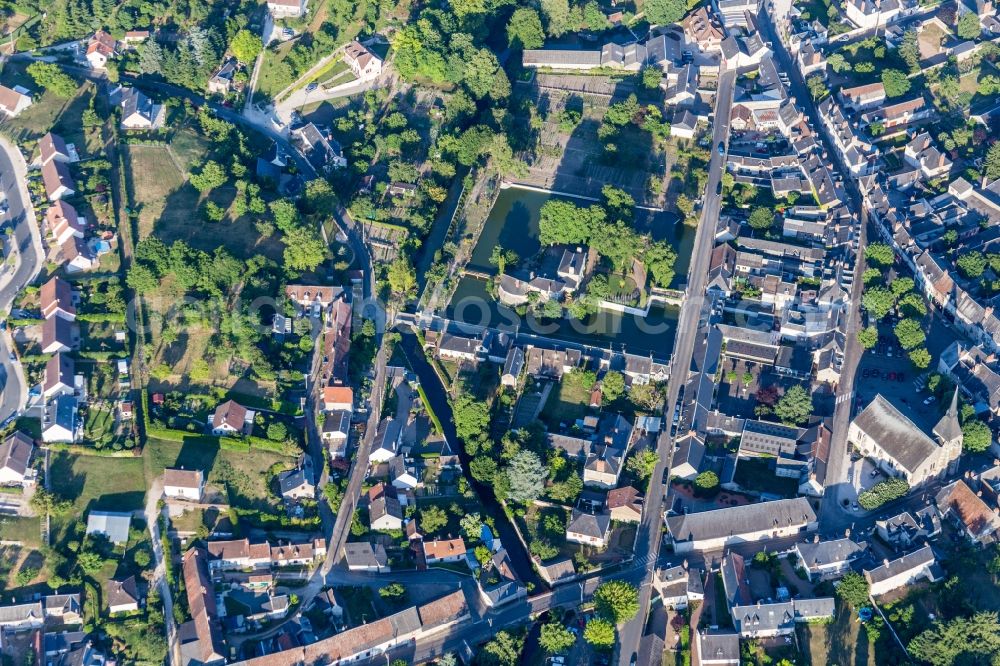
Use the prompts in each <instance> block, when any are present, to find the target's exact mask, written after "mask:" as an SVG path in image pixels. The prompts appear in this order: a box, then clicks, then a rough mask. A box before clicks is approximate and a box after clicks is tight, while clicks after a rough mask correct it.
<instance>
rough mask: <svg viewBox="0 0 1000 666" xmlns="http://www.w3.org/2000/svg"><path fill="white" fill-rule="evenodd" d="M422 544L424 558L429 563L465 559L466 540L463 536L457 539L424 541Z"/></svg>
mask: <svg viewBox="0 0 1000 666" xmlns="http://www.w3.org/2000/svg"><path fill="white" fill-rule="evenodd" d="M421 546H422V547H423V550H424V559H425V560H426V562H427V564H437V563H439V562H461V561H462V560H463V559H465V552H466V551H465V541H464V540H463V539H462V538H461V537H459V538H457V539H434V540H433V541H422V542H421Z"/></svg>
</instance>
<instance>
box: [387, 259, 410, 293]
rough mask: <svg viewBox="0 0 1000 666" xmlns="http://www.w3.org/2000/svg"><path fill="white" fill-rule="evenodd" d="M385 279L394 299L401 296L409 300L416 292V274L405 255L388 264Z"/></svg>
mask: <svg viewBox="0 0 1000 666" xmlns="http://www.w3.org/2000/svg"><path fill="white" fill-rule="evenodd" d="M387 279H388V280H389V289H391V290H392V294H393V296H394V297H400V296H402V297H403V298H404V299H409V298H411V297H412V296H413V294H414V293H416V291H417V273H416V271H415V270H414V268H413V264H411V263H410V260H409V259H408V258H407V257H406V256H405V255H400V256H398V257H396V259H395V261H393V262H392V263H391V264H389V272H388V275H387Z"/></svg>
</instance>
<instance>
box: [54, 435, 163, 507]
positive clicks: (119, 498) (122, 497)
mask: <svg viewBox="0 0 1000 666" xmlns="http://www.w3.org/2000/svg"><path fill="white" fill-rule="evenodd" d="M49 485H50V487H51V489H52V491H53V492H55V493H56V494H57V495H59V496H61V497H64V498H66V499H70V500H72V501H73V503H74V505H75V508H76V509H77V510H78V512H79V514H83V513H84V512H86V511H89V510H90V509H104V510H107V511H132V510H134V509H141V508H142V507H143V500H144V498H145V496H146V480H145V477H144V475H143V463H142V459H141V458H105V457H101V456H84V455H77V454H73V453H68V452H66V451H55V452H53V454H52V457H51V460H50V462H49Z"/></svg>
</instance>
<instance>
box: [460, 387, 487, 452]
mask: <svg viewBox="0 0 1000 666" xmlns="http://www.w3.org/2000/svg"><path fill="white" fill-rule="evenodd" d="M452 414H453V417H454V420H455V434H457V435H458V438H459V439H461V440H462V441H463V442H466V443H468V442H470V441H473V442H479V441H480V440H481V439H482V438H484V437H485V436H486V433H487V432H488V431H489V427H490V410H489V407H488V406H487V405H486V403H485V402H483V401H482V400H477V399H476V398H475V397H474V396H472V395H470V394H468V393H463V394H462V395H460V396H459V397H458V399H457V400H455V403H454V404H453V405H452ZM466 448H467V449H468V447H466ZM469 455H474V454H472V453H470V454H469Z"/></svg>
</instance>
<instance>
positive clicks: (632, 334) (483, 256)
mask: <svg viewBox="0 0 1000 666" xmlns="http://www.w3.org/2000/svg"><path fill="white" fill-rule="evenodd" d="M554 196H556V195H550V194H546V193H542V192H534V191H531V190H522V189H518V188H510V189H507V190H504V191H502V192H501V193H500V195H499V197H498V198H497V202H496V204H495V205H494V206H493V209H492V210H491V211H490V216H489V218H488V219H487V221H486V225H485V227H484V228H483V233H482V235H481V236H480V239H479V244H478V245H476V249H475V250H474V251H473V253H472V259H471V261H470V262H469V268H470V269H471V270H476V271H482V272H485V273H489V274H493V273H495V272H496V267H495V266H492V265H491V264H490V262H489V258H490V254H491V253H492V252H493V248H494V247H496V246H497V245H499V246H501V247H503V248H505V249H508V250H513V251H514V252H516V253H517V254H518V256H520V257H522V258H525V257H531V256H534V255H535V254H537V253H538V252H539V250H540V249H541V244H540V243H539V242H538V220H539V213H540V211H541V208H542V205H543V204H544V203H545V202H546V201H548V200H549V199H550V198H553V197H554ZM556 198H566V199H567V200H570V201H574V202H575V203H577V204H579V205H589V202H587V201H585V200H580V199H572V198H569V197H558V196H556ZM635 226H636V228H637V229H638V230H640V231H644V232H649V233H650V234H651V235H652V236H653V238H655V239H657V240H667V241H669V242H671V243H672V244H673V245H674V247H675V248H676V249H677V255H678V257H677V264H676V267H675V272H676V277H675V278H674V285H673V286H675V287H676V286H678V285H679V284H680V283H682V282H683V281H684V279H685V275H686V273H687V268H688V264H689V263H690V259H691V248H692V247H693V246H694V229H692V228H690V227H687V226H685V225H683V224H680V223H679V222H678V218H677V216H675V215H673V214H672V213H663V212H657V213H653V212H648V211H637V216H636V223H635ZM678 313H679V310H678V308H676V307H661V306H658V305H654V306H653V307H652V308H651V309H650V312H649V314H648V315H647V316H646V317H638V316H635V315H629V314H619V313H613V312H604V311H602V312H599V313H598V314H596V315H594V316H592V317H590V318H588V319H587V320H586V321H583V322H581V321H576V320H571V319H568V318H565V319H561V320H557V321H552V320H536V319H534V318H532V317H522V316H520V315H518V314H517V312H515V311H514V310H513V309H511V308H508V307H506V306H504V305H502V304H500V303H497V302H496V300H494V299H493V297H492V296H491V295H490V294H489V290H488V284H487V282H486V281H485V280H482V279H479V278H474V277H469V276H466V277H463V278H462V280H461V281H460V282H459V285H458V288H457V289H456V291H455V295H454V296H453V297H452V300H451V302H450V303H449V305H448V308H447V311H446V313H445V316H447V317H448V318H449V319H453V320H455V321H461V322H465V323H468V324H474V325H479V326H490V327H492V328H500V329H504V330H511V331H513V330H516V331H518V332H520V333H534V334H536V335H539V336H543V337H547V338H553V339H557V340H564V341H567V342H575V343H582V344H589V345H592V346H595V347H604V348H613V349H615V350H619V351H620V350H623V349H624V350H626V351H628V352H630V353H633V354H643V355H647V354H652V355H653V356H655V357H656V358H664V359H665V358H667V357H669V355H670V353H671V351H672V350H673V346H674V336H675V333H676V328H677V317H678Z"/></svg>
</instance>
